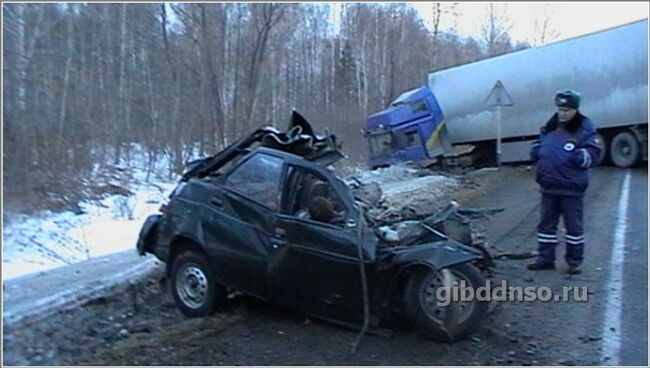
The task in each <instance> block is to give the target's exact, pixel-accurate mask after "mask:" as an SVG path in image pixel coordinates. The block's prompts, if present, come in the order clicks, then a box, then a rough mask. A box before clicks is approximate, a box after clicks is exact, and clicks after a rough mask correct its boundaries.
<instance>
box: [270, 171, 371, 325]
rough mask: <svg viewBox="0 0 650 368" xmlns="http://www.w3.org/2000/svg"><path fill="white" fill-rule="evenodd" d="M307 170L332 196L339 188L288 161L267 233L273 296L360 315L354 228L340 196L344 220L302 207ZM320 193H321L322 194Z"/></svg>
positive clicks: (338, 315) (333, 314)
mask: <svg viewBox="0 0 650 368" xmlns="http://www.w3.org/2000/svg"><path fill="white" fill-rule="evenodd" d="M307 174H309V175H312V176H314V177H317V178H318V179H319V180H322V181H323V182H324V183H326V184H328V185H329V189H330V190H331V193H330V194H331V196H332V198H336V199H338V200H340V198H337V197H340V193H337V192H336V191H334V190H333V189H332V186H331V184H330V183H328V180H327V178H325V177H324V176H322V175H320V174H319V173H317V172H315V171H309V170H306V169H304V168H301V167H299V166H294V165H288V167H287V174H286V178H287V179H286V180H285V183H287V184H288V187H287V188H285V190H284V198H283V201H282V204H283V205H282V210H281V213H279V214H278V216H277V219H276V223H275V227H274V232H273V234H272V237H271V242H272V248H273V249H272V251H271V254H270V256H269V268H268V278H269V285H270V287H271V289H272V290H273V291H272V298H273V301H274V302H275V303H277V304H280V305H286V306H289V307H298V308H299V309H300V310H302V311H305V312H307V313H313V314H317V315H321V316H329V317H330V318H335V319H340V320H342V319H353V320H359V318H361V317H362V312H363V308H362V300H363V299H362V288H361V282H360V273H359V272H360V270H359V262H358V250H357V232H356V228H355V227H354V226H350V225H354V224H352V223H351V221H354V220H353V219H352V218H350V216H354V215H353V214H352V212H353V211H350V209H349V208H347V207H346V205H345V203H344V202H343V201H340V203H338V205H339V206H340V207H341V208H340V210H342V211H343V217H342V219H343V221H342V222H339V223H338V224H331V223H324V222H322V221H318V220H315V219H312V218H309V215H308V214H305V213H304V212H301V209H300V208H299V206H296V205H295V203H294V201H295V199H296V198H300V197H302V196H301V195H300V193H299V192H300V190H301V188H300V185H299V184H298V183H299V182H300V180H296V179H295V178H296V177H304V176H307ZM320 194H324V193H320Z"/></svg>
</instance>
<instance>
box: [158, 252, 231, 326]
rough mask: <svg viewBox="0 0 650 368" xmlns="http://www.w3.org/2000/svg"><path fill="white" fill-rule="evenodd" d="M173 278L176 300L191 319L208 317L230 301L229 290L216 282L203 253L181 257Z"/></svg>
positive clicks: (177, 260)
mask: <svg viewBox="0 0 650 368" xmlns="http://www.w3.org/2000/svg"><path fill="white" fill-rule="evenodd" d="M169 276H170V277H169V279H170V281H171V292H172V295H173V297H174V301H175V302H176V305H177V306H178V308H179V309H180V310H181V312H183V314H185V315H186V316H188V317H203V316H207V315H209V314H210V313H212V312H213V311H214V309H215V307H216V306H217V305H218V304H219V303H221V302H223V301H225V299H226V295H227V294H226V289H225V288H224V287H223V286H221V285H219V284H217V283H216V281H215V279H214V273H213V272H212V269H211V267H210V265H209V264H208V262H207V259H206V258H205V256H203V255H201V254H198V253H196V252H191V251H190V252H183V253H181V254H179V255H178V256H177V257H175V258H174V261H173V265H172V269H171V272H170V275H169Z"/></svg>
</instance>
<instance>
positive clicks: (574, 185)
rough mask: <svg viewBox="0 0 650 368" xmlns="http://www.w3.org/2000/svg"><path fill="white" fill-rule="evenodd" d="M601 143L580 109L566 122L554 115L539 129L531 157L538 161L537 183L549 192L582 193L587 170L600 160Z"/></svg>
mask: <svg viewBox="0 0 650 368" xmlns="http://www.w3.org/2000/svg"><path fill="white" fill-rule="evenodd" d="M600 151H601V142H600V141H599V138H598V135H597V133H596V130H595V128H594V124H593V123H592V122H591V120H589V118H587V117H586V116H584V115H582V114H580V113H579V112H578V113H576V115H575V116H574V117H573V119H571V120H570V121H568V122H566V123H559V122H558V118H557V114H555V115H553V117H552V118H551V119H550V120H549V121H548V122H547V123H546V125H545V126H544V127H543V128H542V130H541V132H540V136H539V141H536V142H534V143H533V146H532V149H531V152H530V157H531V159H532V160H533V162H536V163H537V183H539V185H540V186H541V188H542V192H543V193H545V194H552V195H566V196H581V195H583V194H584V192H585V190H586V189H587V187H588V186H589V176H588V174H587V170H588V169H589V168H591V167H593V166H596V165H597V164H598V163H599V161H600Z"/></svg>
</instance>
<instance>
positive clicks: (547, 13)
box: [532, 4, 560, 46]
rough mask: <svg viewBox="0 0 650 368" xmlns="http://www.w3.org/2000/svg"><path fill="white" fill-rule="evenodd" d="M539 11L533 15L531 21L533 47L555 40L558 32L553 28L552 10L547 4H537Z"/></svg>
mask: <svg viewBox="0 0 650 368" xmlns="http://www.w3.org/2000/svg"><path fill="white" fill-rule="evenodd" d="M539 5H541V9H539V11H537V12H536V13H535V18H534V20H533V39H532V43H533V45H534V46H541V45H544V44H546V43H548V42H552V41H554V40H556V39H557V38H558V37H559V36H560V32H559V31H558V30H557V29H556V28H555V27H553V16H554V13H553V10H551V8H550V7H549V4H539Z"/></svg>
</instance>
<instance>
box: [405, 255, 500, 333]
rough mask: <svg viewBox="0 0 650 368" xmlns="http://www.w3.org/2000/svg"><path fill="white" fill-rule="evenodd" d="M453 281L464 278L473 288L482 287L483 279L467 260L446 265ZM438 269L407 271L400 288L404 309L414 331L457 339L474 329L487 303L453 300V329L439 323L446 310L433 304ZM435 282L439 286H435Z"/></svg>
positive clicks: (477, 325)
mask: <svg viewBox="0 0 650 368" xmlns="http://www.w3.org/2000/svg"><path fill="white" fill-rule="evenodd" d="M448 270H449V271H450V272H451V274H452V275H453V277H454V278H455V279H457V280H465V283H466V285H468V286H469V287H471V288H473V289H474V290H475V291H476V290H477V288H478V287H480V286H485V278H484V277H483V275H482V274H481V271H479V269H478V268H476V267H475V266H473V265H472V264H469V263H464V264H459V265H455V266H453V267H450V268H448ZM442 278H443V275H442V272H441V271H440V270H433V269H429V268H419V269H416V270H415V271H414V272H412V273H411V275H410V277H409V278H408V280H407V282H406V287H405V289H404V300H403V303H404V311H405V312H406V316H407V318H408V320H409V322H410V323H411V324H412V325H413V327H414V328H415V330H416V331H417V332H418V333H419V334H420V335H422V336H424V337H425V338H428V339H433V340H438V341H445V342H449V341H454V340H461V339H463V338H466V337H468V336H469V335H471V334H472V333H474V332H476V331H477V330H478V329H479V328H480V327H481V325H482V323H483V320H484V319H485V316H486V315H487V312H488V306H489V303H488V302H487V301H478V300H477V299H476V298H475V299H474V300H472V301H470V302H463V303H461V302H454V303H456V306H457V307H458V308H457V309H456V310H457V311H458V313H459V315H458V320H457V323H456V324H455V326H454V328H453V331H448V329H447V328H446V326H447V327H449V325H448V324H445V323H444V322H443V319H444V316H445V315H446V311H447V309H446V308H445V307H440V306H438V305H437V301H436V299H435V298H436V290H437V288H438V287H440V286H442ZM436 284H437V285H439V286H436Z"/></svg>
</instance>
